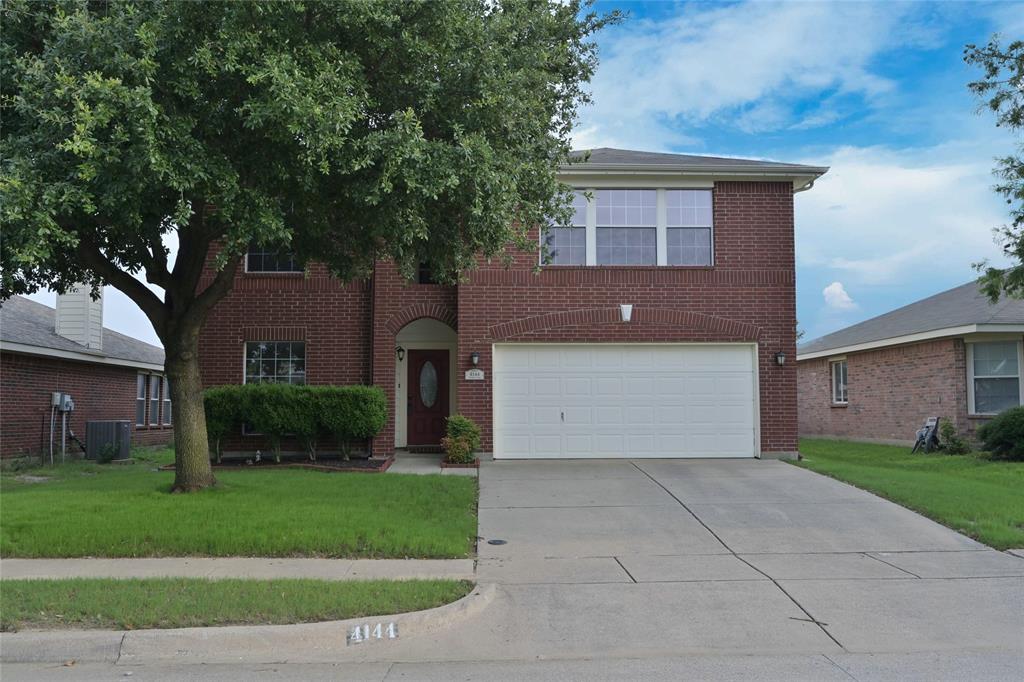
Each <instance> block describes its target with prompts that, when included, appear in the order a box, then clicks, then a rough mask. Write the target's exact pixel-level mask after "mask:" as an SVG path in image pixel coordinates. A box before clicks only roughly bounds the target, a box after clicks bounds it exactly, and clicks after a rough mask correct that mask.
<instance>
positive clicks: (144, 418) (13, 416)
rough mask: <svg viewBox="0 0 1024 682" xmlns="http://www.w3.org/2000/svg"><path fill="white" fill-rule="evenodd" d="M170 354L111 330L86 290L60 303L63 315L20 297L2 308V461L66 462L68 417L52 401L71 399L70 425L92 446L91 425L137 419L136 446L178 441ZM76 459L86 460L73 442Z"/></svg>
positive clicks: (71, 452)
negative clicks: (167, 371)
mask: <svg viewBox="0 0 1024 682" xmlns="http://www.w3.org/2000/svg"><path fill="white" fill-rule="evenodd" d="M163 365H164V351H163V349H162V348H158V347H157V346H153V345H150V344H148V343H144V342H142V341H139V340H138V339H133V338H131V337H130V336H125V335H124V334H118V333H117V332H115V331H111V330H110V329H106V328H104V327H103V304H102V300H98V301H93V300H92V299H91V298H90V297H89V294H88V293H87V292H86V291H85V290H84V289H82V290H79V291H74V292H71V293H69V294H66V295H63V296H58V297H57V309H56V310H54V309H53V308H51V307H49V306H46V305H43V304H41V303H36V302H35V301H31V300H29V299H27V298H23V297H21V296H14V297H12V298H10V299H8V300H7V301H4V302H3V304H2V305H0V456H2V457H16V456H21V455H45V456H47V457H48V456H49V452H50V437H51V431H50V428H51V417H52V423H53V427H54V433H53V447H54V452H55V453H56V455H57V456H58V457H59V456H60V444H61V424H62V415H61V414H60V413H59V412H57V411H56V410H55V409H54V408H53V406H52V401H51V396H52V394H53V393H54V392H59V393H68V394H70V395H71V398H72V399H73V400H74V404H75V409H74V411H73V412H70V413H68V425H69V429H70V431H71V432H73V433H74V434H75V435H76V436H78V438H80V439H81V440H83V441H84V440H85V432H86V429H85V423H86V422H87V421H93V420H130V421H131V423H132V425H133V426H132V443H133V445H162V444H165V443H169V442H170V441H171V437H172V427H171V412H172V410H171V401H170V394H169V393H168V392H167V382H166V381H165V380H164V376H163ZM66 452H67V453H68V454H69V455H72V456H77V455H78V454H80V453H81V451H80V450H79V449H78V447H77V446H76V445H75V444H74V443H73V442H72V441H71V440H70V439H68V440H67V450H66Z"/></svg>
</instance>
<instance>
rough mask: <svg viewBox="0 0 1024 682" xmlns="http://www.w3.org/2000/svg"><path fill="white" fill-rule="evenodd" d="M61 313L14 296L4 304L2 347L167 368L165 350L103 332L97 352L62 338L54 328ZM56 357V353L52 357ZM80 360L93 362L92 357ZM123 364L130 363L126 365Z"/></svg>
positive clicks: (0, 331) (0, 319) (0, 318)
mask: <svg viewBox="0 0 1024 682" xmlns="http://www.w3.org/2000/svg"><path fill="white" fill-rule="evenodd" d="M56 321H57V311H56V310H54V309H53V308H51V307H50V306H48V305H43V304H42V303H36V302H35V301H32V300H29V299H27V298H25V297H24V296H12V297H11V298H10V299H8V300H6V301H4V302H3V303H2V304H0V344H3V346H4V347H5V350H6V349H12V350H13V348H12V347H11V346H10V344H17V345H18V346H21V347H25V346H31V347H33V348H38V349H40V350H49V351H63V352H65V353H75V354H78V355H81V356H91V357H92V358H93V359H94V360H95V361H97V362H103V363H105V364H132V365H135V364H144V365H159V366H163V364H164V349H163V348H160V347H158V346H154V345H152V344H149V343H146V342H145V341H139V340H138V339H134V338H132V337H130V336H125V335H124V334H119V333H117V332H115V331H112V330H110V329H107V328H106V327H104V328H103V350H102V351H96V350H94V349H91V348H86V347H85V346H82V345H79V344H77V343H75V342H74V341H71V340H70V339H65V338H64V337H63V336H59V335H58V334H57V333H56V332H55V331H54V327H55V325H56ZM50 354H52V353H50ZM78 359H82V360H89V359H90V358H89V357H81V358H78ZM119 361H126V362H124V363H122V362H119Z"/></svg>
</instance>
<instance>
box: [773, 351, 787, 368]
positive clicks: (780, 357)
mask: <svg viewBox="0 0 1024 682" xmlns="http://www.w3.org/2000/svg"><path fill="white" fill-rule="evenodd" d="M775 364H776V365H779V366H780V367H781V366H782V365H784V364H786V354H785V353H783V352H782V351H781V350H780V351H779V352H778V353H776V354H775Z"/></svg>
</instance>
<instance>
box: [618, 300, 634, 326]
mask: <svg viewBox="0 0 1024 682" xmlns="http://www.w3.org/2000/svg"><path fill="white" fill-rule="evenodd" d="M619 312H620V313H621V314H622V321H623V322H629V321H630V320H632V319H633V304H632V303H623V304H622V305H620V306H619Z"/></svg>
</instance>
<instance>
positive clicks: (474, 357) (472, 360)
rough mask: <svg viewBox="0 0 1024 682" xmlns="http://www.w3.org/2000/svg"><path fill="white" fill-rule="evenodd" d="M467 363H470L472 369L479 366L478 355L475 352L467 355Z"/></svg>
mask: <svg viewBox="0 0 1024 682" xmlns="http://www.w3.org/2000/svg"><path fill="white" fill-rule="evenodd" d="M469 361H470V363H472V365H473V366H474V367H476V366H477V365H479V364H480V354H479V353H477V352H476V351H473V352H472V353H470V354H469Z"/></svg>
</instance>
